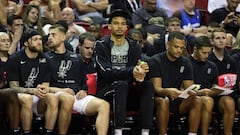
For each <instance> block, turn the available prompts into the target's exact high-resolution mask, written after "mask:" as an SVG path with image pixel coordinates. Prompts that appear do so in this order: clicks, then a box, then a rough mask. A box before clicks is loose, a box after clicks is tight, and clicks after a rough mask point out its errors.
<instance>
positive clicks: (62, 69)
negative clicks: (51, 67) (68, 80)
mask: <svg viewBox="0 0 240 135" xmlns="http://www.w3.org/2000/svg"><path fill="white" fill-rule="evenodd" d="M71 66H72V61H71V60H68V61H65V60H62V61H61V64H60V66H59V71H58V72H57V74H58V77H61V78H64V77H66V76H67V71H69V70H70V68H71Z"/></svg>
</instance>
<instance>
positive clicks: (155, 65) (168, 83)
mask: <svg viewBox="0 0 240 135" xmlns="http://www.w3.org/2000/svg"><path fill="white" fill-rule="evenodd" d="M148 64H149V67H150V73H149V77H150V78H154V77H160V78H162V87H163V88H178V89H180V88H181V84H182V81H183V80H192V79H193V71H192V66H191V63H190V61H189V59H187V58H186V57H183V56H182V57H180V58H179V59H178V60H176V61H175V62H171V61H169V60H168V58H167V55H166V52H163V53H159V54H156V55H154V56H153V57H152V58H151V59H150V60H149V62H148Z"/></svg>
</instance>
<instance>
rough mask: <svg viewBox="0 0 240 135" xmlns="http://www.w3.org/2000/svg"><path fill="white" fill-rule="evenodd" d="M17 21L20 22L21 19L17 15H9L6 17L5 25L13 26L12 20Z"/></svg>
mask: <svg viewBox="0 0 240 135" xmlns="http://www.w3.org/2000/svg"><path fill="white" fill-rule="evenodd" d="M17 19H21V20H22V17H21V16H19V15H11V16H8V17H7V24H8V25H12V24H13V21H14V20H17Z"/></svg>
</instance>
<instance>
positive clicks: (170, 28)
mask: <svg viewBox="0 0 240 135" xmlns="http://www.w3.org/2000/svg"><path fill="white" fill-rule="evenodd" d="M165 24H166V30H167V33H166V35H165V46H166V49H167V39H168V35H169V34H170V33H171V32H174V31H179V32H180V31H181V20H180V19H179V18H177V17H170V18H168V19H167V21H166V23H165Z"/></svg>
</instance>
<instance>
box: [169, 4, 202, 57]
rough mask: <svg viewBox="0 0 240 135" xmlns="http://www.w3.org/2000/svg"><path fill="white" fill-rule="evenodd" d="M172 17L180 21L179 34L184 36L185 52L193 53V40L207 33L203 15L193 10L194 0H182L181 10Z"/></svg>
mask: <svg viewBox="0 0 240 135" xmlns="http://www.w3.org/2000/svg"><path fill="white" fill-rule="evenodd" d="M173 16H176V17H178V18H179V19H180V20H181V32H182V33H184V34H185V35H186V39H187V44H188V45H187V51H188V53H190V54H191V53H192V51H193V39H194V38H195V37H199V36H202V35H204V34H206V33H207V24H206V19H205V15H204V14H202V13H201V12H200V11H199V10H198V9H196V8H195V0H183V9H181V10H178V11H176V12H175V13H174V14H173Z"/></svg>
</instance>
